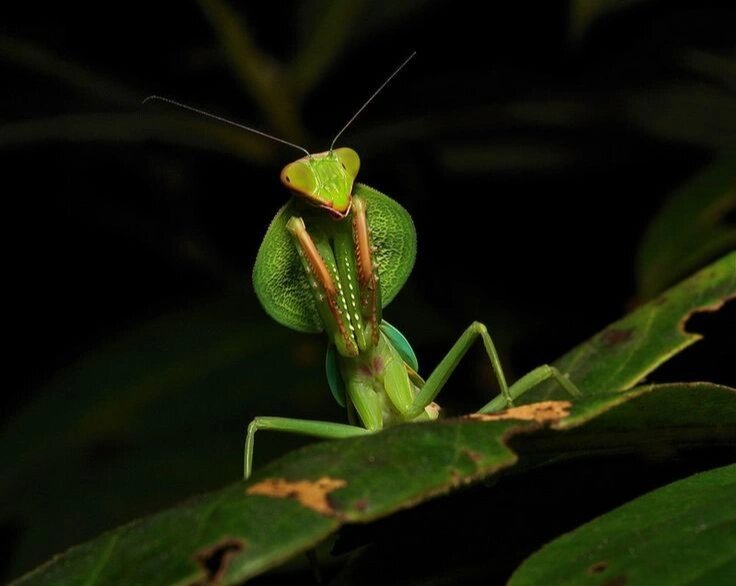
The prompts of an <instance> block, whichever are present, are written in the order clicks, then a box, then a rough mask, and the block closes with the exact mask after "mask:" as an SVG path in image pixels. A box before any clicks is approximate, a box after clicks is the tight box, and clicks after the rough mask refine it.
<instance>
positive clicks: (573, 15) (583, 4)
mask: <svg viewBox="0 0 736 586" xmlns="http://www.w3.org/2000/svg"><path fill="white" fill-rule="evenodd" d="M647 1H649V0H572V2H570V36H571V37H573V38H574V39H580V38H581V37H583V36H584V35H585V33H586V32H587V31H588V30H589V29H590V27H591V26H592V25H593V24H594V23H595V22H596V21H597V20H598V19H600V18H603V17H604V16H607V15H609V14H611V13H614V12H618V11H619V10H622V9H626V8H629V7H630V6H631V5H634V4H641V3H644V2H647Z"/></svg>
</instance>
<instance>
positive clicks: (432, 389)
mask: <svg viewBox="0 0 736 586" xmlns="http://www.w3.org/2000/svg"><path fill="white" fill-rule="evenodd" d="M478 337H480V338H481V339H482V340H483V346H484V347H485V350H486V354H488V358H489V360H490V362H491V366H492V367H493V372H494V374H495V375H496V380H497V381H498V386H499V388H500V389H501V394H500V395H499V396H498V397H496V398H495V399H494V400H493V401H491V402H490V403H488V404H487V405H484V406H483V407H482V409H481V411H480V412H482V413H489V412H492V411H498V410H501V409H503V408H504V407H508V406H511V405H513V401H514V399H516V398H518V397H520V396H521V395H523V394H524V393H525V392H526V391H528V390H529V389H531V388H533V387H535V386H536V385H538V384H539V383H541V382H543V381H545V380H547V379H549V378H553V379H555V380H556V381H557V382H558V383H559V384H560V385H561V386H562V387H563V388H564V389H565V390H566V391H567V392H569V393H570V394H571V395H573V396H579V395H580V394H581V393H580V391H579V390H578V389H577V387H576V386H575V385H574V384H573V383H572V381H570V380H569V379H568V378H566V377H565V376H563V375H562V374H561V373H560V372H559V371H558V370H557V369H556V368H554V367H552V366H547V365H544V366H540V367H539V368H535V369H534V370H532V371H531V372H530V373H529V374H527V375H525V376H523V377H522V378H521V379H519V380H518V381H517V382H516V383H514V384H513V385H512V386H511V387H509V386H508V384H507V382H506V376H505V375H504V372H503V367H502V366H501V361H500V360H499V358H498V352H497V351H496V347H495V345H494V343H493V340H492V339H491V336H490V334H489V333H488V329H487V328H486V326H485V325H484V324H482V323H480V322H473V323H472V324H470V326H469V327H468V328H467V329H466V330H465V331H464V332H463V333H462V335H461V336H460V338H458V340H457V342H455V344H454V345H453V347H452V348H450V351H449V352H448V353H447V354H446V355H445V357H444V358H443V359H442V360H441V361H440V363H439V364H438V365H437V367H436V368H435V369H434V371H433V372H432V374H431V375H430V376H429V378H427V381H426V383H425V384H424V386H423V387H422V389H421V390H420V391H419V393H418V394H417V395H416V397H415V398H414V403H413V404H412V408H411V410H410V412H409V413H408V417H416V416H418V415H419V414H421V412H422V411H423V410H424V408H425V407H426V406H427V405H429V404H430V403H432V402H433V401H434V399H435V398H436V397H437V395H438V394H439V392H440V391H441V390H442V388H443V387H444V386H445V383H446V382H447V380H448V379H449V378H450V376H451V375H452V373H453V372H454V371H455V368H457V365H458V364H459V363H460V361H461V360H462V358H463V356H465V354H466V353H467V351H468V350H469V349H470V346H472V344H473V342H475V340H476V339H477V338H478Z"/></svg>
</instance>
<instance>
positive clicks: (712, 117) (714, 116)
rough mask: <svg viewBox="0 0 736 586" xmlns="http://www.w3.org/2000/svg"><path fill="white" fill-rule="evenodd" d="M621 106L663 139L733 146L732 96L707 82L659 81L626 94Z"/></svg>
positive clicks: (735, 102)
mask: <svg viewBox="0 0 736 586" xmlns="http://www.w3.org/2000/svg"><path fill="white" fill-rule="evenodd" d="M622 107H623V108H624V109H626V110H628V113H629V116H631V119H632V121H633V122H634V123H635V124H637V125H639V126H640V127H641V128H642V129H643V130H645V131H646V132H648V133H650V134H652V135H654V136H656V137H658V138H661V139H664V140H666V141H674V142H683V143H686V144H690V145H695V146H699V147H705V148H708V149H713V150H718V151H723V152H733V151H734V149H736V99H734V97H733V94H731V93H729V92H728V91H727V90H725V89H723V88H721V87H719V86H717V85H715V84H707V83H690V84H678V85H662V86H660V87H653V88H651V89H649V90H647V91H643V92H640V93H637V94H634V95H633V96H631V97H629V98H624V101H623V103H622Z"/></svg>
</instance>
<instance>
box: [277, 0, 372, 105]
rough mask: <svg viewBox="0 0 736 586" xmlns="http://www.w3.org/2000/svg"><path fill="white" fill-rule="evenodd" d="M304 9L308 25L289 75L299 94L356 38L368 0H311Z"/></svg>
mask: <svg viewBox="0 0 736 586" xmlns="http://www.w3.org/2000/svg"><path fill="white" fill-rule="evenodd" d="M311 4H312V5H310V6H309V10H308V11H307V12H306V13H305V17H306V18H305V19H304V20H306V21H308V24H309V26H308V27H307V28H306V29H305V30H304V33H303V34H304V39H303V40H302V46H301V47H300V49H299V52H298V53H297V55H296V58H295V59H294V62H293V63H292V64H291V66H290V68H289V70H290V75H289V77H290V78H291V79H293V80H294V87H295V88H296V89H297V91H298V93H299V94H300V95H303V94H306V93H308V92H309V91H310V90H311V89H312V88H313V87H314V86H315V85H316V84H317V83H318V82H319V81H320V80H321V79H322V77H323V76H324V74H325V72H326V71H327V70H328V68H329V67H330V66H331V65H332V63H333V62H334V61H335V60H336V59H337V58H338V57H339V55H340V53H341V52H343V51H344V50H345V46H346V45H347V44H348V42H349V41H350V40H352V39H353V37H354V35H355V32H356V30H357V29H360V28H361V27H362V25H360V26H358V25H356V24H355V23H356V21H358V20H359V19H361V16H362V15H363V13H364V10H365V4H366V2H365V0H322V1H320V2H316V3H315V2H312V3H311Z"/></svg>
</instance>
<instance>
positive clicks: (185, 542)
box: [13, 383, 736, 586]
mask: <svg viewBox="0 0 736 586" xmlns="http://www.w3.org/2000/svg"><path fill="white" fill-rule="evenodd" d="M626 407H629V408H628V409H626ZM632 412H633V413H635V414H636V417H634V418H632V417H630V415H631V413H632ZM642 421H646V422H647V428H646V429H647V433H651V434H655V433H656V432H660V431H662V429H661V428H659V426H660V425H663V426H664V427H665V429H667V430H669V432H670V434H669V441H670V442H671V443H676V442H677V441H678V438H679V437H684V438H687V436H688V433H689V432H691V431H693V430H695V431H698V432H701V431H702V430H703V423H704V422H707V425H706V429H707V430H709V432H710V435H709V437H711V439H712V438H714V437H717V438H721V439H722V440H723V441H730V442H733V438H734V437H736V435H735V434H734V431H736V390H734V389H728V388H726V387H720V386H717V385H710V384H704V383H703V384H694V385H668V386H662V387H653V386H650V387H643V388H640V389H635V390H633V391H630V392H628V393H608V394H605V395H603V394H601V395H597V396H593V397H587V398H585V399H583V400H581V401H580V402H579V403H576V404H574V405H573V404H570V403H569V402H568V401H549V402H543V403H539V404H536V405H532V406H530V405H526V406H521V407H517V408H515V409H513V410H510V411H508V412H506V413H500V414H495V415H488V416H476V417H475V418H464V419H455V420H445V421H440V422H435V423H428V424H411V425H403V426H397V427H395V428H391V429H389V430H386V431H384V432H381V433H377V434H373V435H369V436H364V437H360V438H354V439H347V440H340V441H333V442H323V443H319V444H315V445H311V446H308V447H306V448H303V449H301V450H297V451H294V452H292V453H290V454H288V455H287V456H285V457H283V458H281V459H279V460H277V461H276V462H273V463H272V464H271V465H269V466H267V467H265V468H263V469H261V470H259V471H258V472H257V473H256V475H255V476H254V477H253V478H252V479H251V480H250V481H249V482H248V483H237V484H234V485H232V486H229V487H227V488H225V489H223V490H220V491H217V492H214V493H211V494H208V495H205V496H202V497H199V498H196V499H194V500H192V501H189V502H188V503H185V504H183V505H181V506H179V507H176V508H173V509H170V510H168V511H165V512H162V513H159V514H157V515H154V516H152V517H149V518H147V519H143V520H140V521H135V522H133V523H130V524H128V525H125V526H123V527H121V528H119V529H116V530H114V531H111V532H109V533H106V534H104V535H102V536H101V537H99V538H97V539H95V540H93V541H91V542H89V543H86V544H84V545H81V546H78V547H75V548H73V549H71V550H69V551H68V552H67V553H65V554H63V555H62V556H60V557H57V558H54V559H53V560H52V561H50V562H49V563H47V564H45V565H43V566H41V567H40V568H39V569H38V570H36V571H34V572H31V573H30V574H28V575H26V576H25V577H24V578H21V579H20V580H18V581H17V582H14V583H13V584H14V585H15V586H21V585H23V586H36V585H52V584H75V583H85V584H89V585H94V586H103V585H107V584H110V585H112V584H133V583H135V584H143V585H149V584H151V585H152V584H156V585H165V584H172V585H173V584H182V583H194V582H195V581H205V580H207V579H208V578H211V577H212V575H213V574H214V573H217V575H218V576H219V579H220V582H219V583H220V584H223V585H228V584H238V583H240V582H242V581H243V580H245V579H247V578H249V577H251V576H254V575H256V574H259V573H261V572H263V571H265V570H267V569H269V568H271V567H274V566H276V565H278V564H280V563H282V562H283V561H285V560H287V559H288V558H290V557H292V556H294V555H296V554H298V553H299V552H302V551H305V550H306V549H308V548H310V547H313V546H315V545H317V544H318V543H320V542H321V541H322V540H324V539H325V538H326V537H327V536H328V535H329V534H330V533H332V532H334V531H335V530H336V529H337V528H338V527H340V526H341V525H342V524H344V523H349V522H366V521H370V520H373V519H376V518H379V517H383V516H386V515H389V514H391V513H393V512H395V511H398V510H400V509H402V508H406V507H408V506H412V505H415V504H417V503H420V502H422V501H425V500H427V499H429V498H431V497H434V496H436V495H440V494H443V493H446V492H447V491H450V490H452V489H455V488H458V487H460V486H463V485H464V484H466V483H468V482H472V481H476V480H479V479H481V478H485V477H488V476H489V475H492V474H493V473H495V472H497V471H499V470H501V469H503V468H507V467H509V466H512V465H513V464H514V463H515V462H516V460H517V456H516V454H515V453H514V452H513V451H511V449H510V448H509V447H508V446H507V445H506V442H507V441H508V440H509V438H511V437H512V436H516V435H519V434H524V435H523V437H519V438H518V439H517V441H519V442H522V443H523V442H525V441H530V439H531V438H533V437H534V436H535V435H539V436H541V437H542V438H544V437H546V436H549V435H559V436H561V437H563V441H567V442H569V445H571V446H572V447H573V449H575V450H579V449H581V448H582V447H584V444H583V442H584V441H585V438H586V437H587V438H597V437H601V435H605V434H600V433H597V434H586V433H585V431H586V427H587V425H586V424H588V422H591V423H595V424H597V426H598V428H599V429H601V428H603V429H608V430H610V431H611V433H614V432H615V433H616V434H618V436H619V437H620V438H625V437H629V440H630V441H629V443H630V444H634V443H637V442H639V443H641V442H644V443H646V442H648V441H651V436H647V434H642V432H641V430H642V427H641V424H642ZM545 425H548V426H549V428H548V429H544V426H545ZM578 429H579V430H580V431H581V432H582V434H581V435H580V436H578V437H576V433H577V430H578ZM558 430H564V433H562V434H559V433H558ZM535 432H536V433H535ZM680 434H682V435H680ZM685 441H688V440H685ZM621 444H622V445H625V442H621ZM223 553H224V554H226V555H217V554H223ZM215 560H219V561H218V563H217V564H216V567H214V568H213V567H212V564H213V563H214V561H215ZM208 563H209V565H208Z"/></svg>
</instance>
